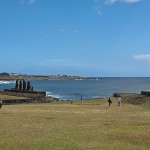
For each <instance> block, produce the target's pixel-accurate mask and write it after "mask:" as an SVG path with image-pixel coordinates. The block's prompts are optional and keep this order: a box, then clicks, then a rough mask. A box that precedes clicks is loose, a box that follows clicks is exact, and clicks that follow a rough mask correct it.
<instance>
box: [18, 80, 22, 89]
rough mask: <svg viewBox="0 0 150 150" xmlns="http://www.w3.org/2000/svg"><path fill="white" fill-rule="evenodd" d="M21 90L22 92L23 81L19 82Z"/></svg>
mask: <svg viewBox="0 0 150 150" xmlns="http://www.w3.org/2000/svg"><path fill="white" fill-rule="evenodd" d="M19 90H22V81H21V80H20V81H19Z"/></svg>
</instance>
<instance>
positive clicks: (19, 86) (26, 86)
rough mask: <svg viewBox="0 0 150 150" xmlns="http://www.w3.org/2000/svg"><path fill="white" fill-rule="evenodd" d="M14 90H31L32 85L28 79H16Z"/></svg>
mask: <svg viewBox="0 0 150 150" xmlns="http://www.w3.org/2000/svg"><path fill="white" fill-rule="evenodd" d="M15 89H16V90H23V91H25V90H27V91H33V86H31V85H30V81H27V83H26V81H25V80H16V85H15Z"/></svg>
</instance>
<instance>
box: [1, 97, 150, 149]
mask: <svg viewBox="0 0 150 150" xmlns="http://www.w3.org/2000/svg"><path fill="white" fill-rule="evenodd" d="M149 108H150V107H149V104H147V105H145V106H143V105H142V106H134V105H129V104H123V105H122V107H120V108H118V107H117V102H116V99H113V104H112V105H111V107H110V108H109V107H108V103H107V100H106V99H103V100H98V99H97V100H87V101H83V105H81V104H80V101H74V102H73V104H70V102H69V101H66V102H65V101H64V102H53V103H48V104H22V105H4V106H3V107H2V109H1V110H0V149H2V150H26V149H28V150H149V146H150V109H149Z"/></svg>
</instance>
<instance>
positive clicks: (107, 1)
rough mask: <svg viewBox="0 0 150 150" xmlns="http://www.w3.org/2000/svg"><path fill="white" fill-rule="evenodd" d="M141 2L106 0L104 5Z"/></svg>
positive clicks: (134, 0) (138, 0) (136, 0)
mask: <svg viewBox="0 0 150 150" xmlns="http://www.w3.org/2000/svg"><path fill="white" fill-rule="evenodd" d="M140 1H142V0H106V1H105V4H114V3H116V2H124V3H129V4H131V3H137V2H140Z"/></svg>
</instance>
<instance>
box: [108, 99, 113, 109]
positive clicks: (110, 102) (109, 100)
mask: <svg viewBox="0 0 150 150" xmlns="http://www.w3.org/2000/svg"><path fill="white" fill-rule="evenodd" d="M108 104H109V107H110V105H111V104H112V101H111V98H110V97H109V98H108Z"/></svg>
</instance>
